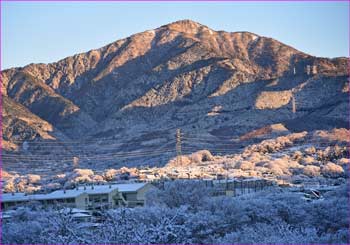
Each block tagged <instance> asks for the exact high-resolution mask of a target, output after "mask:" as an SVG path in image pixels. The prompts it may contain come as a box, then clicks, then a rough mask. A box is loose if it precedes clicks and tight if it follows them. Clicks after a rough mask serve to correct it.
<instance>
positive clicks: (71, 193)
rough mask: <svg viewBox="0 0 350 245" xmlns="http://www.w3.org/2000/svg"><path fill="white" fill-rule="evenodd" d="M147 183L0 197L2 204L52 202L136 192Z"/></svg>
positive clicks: (6, 194)
mask: <svg viewBox="0 0 350 245" xmlns="http://www.w3.org/2000/svg"><path fill="white" fill-rule="evenodd" d="M145 185H147V183H130V184H110V185H93V186H92V185H91V186H85V187H84V186H79V187H78V188H75V189H69V190H57V191H54V192H51V193H48V194H34V195H27V194H26V193H22V192H16V193H4V194H2V195H1V200H2V202H20V201H30V200H53V199H66V198H75V197H78V196H80V195H82V194H84V193H86V194H107V193H110V192H111V191H114V190H118V191H120V192H136V191H138V190H139V189H141V188H143V187H144V186H145Z"/></svg>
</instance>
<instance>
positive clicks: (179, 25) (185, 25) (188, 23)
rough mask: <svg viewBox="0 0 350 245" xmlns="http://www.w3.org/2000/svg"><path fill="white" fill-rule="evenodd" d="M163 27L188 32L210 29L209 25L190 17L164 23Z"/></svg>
mask: <svg viewBox="0 0 350 245" xmlns="http://www.w3.org/2000/svg"><path fill="white" fill-rule="evenodd" d="M162 27H165V28H167V29H170V30H174V31H179V32H187V33H196V32H199V31H200V30H202V29H209V28H208V27H207V26H205V25H202V24H200V23H198V22H195V21H193V20H189V19H184V20H178V21H175V22H172V23H170V24H167V25H164V26H162Z"/></svg>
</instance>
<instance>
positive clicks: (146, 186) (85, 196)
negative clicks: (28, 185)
mask: <svg viewBox="0 0 350 245" xmlns="http://www.w3.org/2000/svg"><path fill="white" fill-rule="evenodd" d="M153 188H155V187H154V186H153V185H152V184H150V183H128V184H107V185H90V186H78V187H77V188H75V189H70V190H57V191H54V192H51V193H48V194H33V195H29V194H26V193H5V194H2V201H1V207H2V209H3V210H7V209H11V208H14V207H16V206H20V205H23V204H24V203H28V202H30V201H39V202H40V203H42V204H43V205H44V206H47V205H53V204H60V205H62V206H65V207H70V208H78V209H83V210H88V209H90V210H99V209H106V208H116V207H118V206H126V207H136V206H143V205H144V203H145V201H146V192H147V191H149V190H150V189H153Z"/></svg>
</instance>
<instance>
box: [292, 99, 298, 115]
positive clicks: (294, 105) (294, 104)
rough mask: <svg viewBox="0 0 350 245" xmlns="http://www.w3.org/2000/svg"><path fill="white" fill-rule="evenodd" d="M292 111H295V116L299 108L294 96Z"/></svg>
mask: <svg viewBox="0 0 350 245" xmlns="http://www.w3.org/2000/svg"><path fill="white" fill-rule="evenodd" d="M292 111H293V113H294V114H295V113H296V112H297V106H296V103H295V96H294V94H292Z"/></svg>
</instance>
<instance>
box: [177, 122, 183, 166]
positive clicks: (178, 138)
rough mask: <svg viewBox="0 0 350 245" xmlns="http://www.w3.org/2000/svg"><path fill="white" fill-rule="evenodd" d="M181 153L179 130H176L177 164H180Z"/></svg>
mask: <svg viewBox="0 0 350 245" xmlns="http://www.w3.org/2000/svg"><path fill="white" fill-rule="evenodd" d="M181 155H182V153H181V130H180V129H179V128H178V129H177V130H176V162H177V165H178V166H182V156H181Z"/></svg>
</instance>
